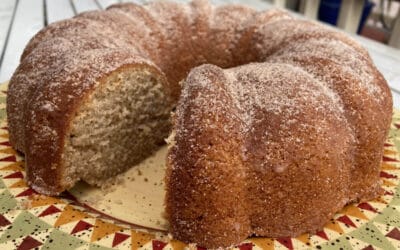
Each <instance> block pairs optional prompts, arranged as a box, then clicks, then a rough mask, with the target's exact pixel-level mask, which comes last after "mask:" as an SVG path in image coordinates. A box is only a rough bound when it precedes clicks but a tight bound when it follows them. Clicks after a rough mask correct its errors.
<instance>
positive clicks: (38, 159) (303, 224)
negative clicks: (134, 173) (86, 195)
mask: <svg viewBox="0 0 400 250" xmlns="http://www.w3.org/2000/svg"><path fill="white" fill-rule="evenodd" d="M200 65H202V66H200ZM197 66H199V67H197ZM141 71H142V72H144V75H140V72H141ZM124 79H126V80H124ZM143 81H145V82H144V83H142V82H143ZM146 81H147V82H146ZM179 82H181V84H179ZM129 84H143V85H146V88H145V90H146V91H147V90H148V92H146V91H145V90H143V89H142V91H143V92H146V93H147V95H146V93H145V94H143V93H141V94H138V93H136V92H135V91H136V89H140V88H136V87H132V88H130V87H129ZM122 89H127V90H129V91H132V93H130V92H129V93H128V95H125V96H124V98H125V99H124V100H132V103H136V104H138V105H136V106H135V105H131V106H130V107H126V108H124V107H123V105H127V104H126V103H122V104H121V103H120V102H118V100H112V101H114V102H112V103H113V104H116V105H119V106H118V107H119V108H120V109H119V110H122V111H123V113H124V114H113V113H112V112H111V111H110V112H109V113H107V112H104V113H101V112H97V111H96V107H94V106H93V105H91V104H93V103H97V102H95V101H94V98H97V97H98V96H101V97H102V98H104V96H107V95H106V94H107V93H114V94H113V95H112V96H116V94H115V93H120V92H121V95H122V94H124V93H123V91H122ZM102 91H103V92H102ZM107 91H108V92H107ZM118 91H119V92H118ZM181 92H182V93H181ZM151 98H157V101H154V107H153V108H152V107H151V105H147V106H146V105H145V106H146V109H144V108H142V109H141V107H142V106H143V105H139V104H141V103H143V100H144V99H145V100H151ZM116 99H118V98H116ZM178 99H179V102H178ZM96 101H98V102H100V100H96ZM105 101H107V100H105ZM110 101H111V100H110ZM104 106H106V105H104V103H102V107H104ZM127 106H128V105H127ZM174 106H177V109H176V113H175V115H174V119H173V120H174V125H173V126H174V127H173V128H174V132H173V134H172V136H171V145H170V150H169V154H168V160H167V171H166V189H167V197H166V210H167V216H168V219H169V222H170V227H171V232H172V234H173V236H174V237H176V238H177V239H179V240H183V241H185V242H188V243H189V242H195V243H198V244H199V245H201V246H205V247H211V248H215V247H227V246H231V245H233V244H236V243H238V242H240V241H241V240H244V239H245V238H246V237H248V236H250V235H252V234H256V235H259V236H269V237H281V236H296V235H298V234H301V233H304V232H315V231H317V230H319V229H320V228H321V227H322V226H323V225H324V223H325V222H326V221H328V220H329V219H330V218H331V217H332V216H333V214H334V213H335V212H336V211H338V210H339V209H341V208H342V207H343V206H344V205H345V204H347V203H349V202H352V201H356V200H366V199H370V198H374V197H376V196H377V195H378V194H379V193H380V183H379V167H380V163H381V158H382V153H383V143H384V141H385V139H386V136H387V133H388V129H389V124H390V119H391V113H392V99H391V94H390V90H389V88H388V85H387V83H386V81H385V79H384V78H383V77H382V75H381V74H380V73H379V72H378V70H377V69H376V67H375V66H374V64H373V63H372V60H371V58H370V56H369V54H368V52H367V51H366V50H365V49H364V48H362V47H361V46H360V45H359V44H358V43H357V42H355V41H354V40H353V39H351V38H349V37H348V36H346V35H345V34H343V33H341V32H338V31H336V30H333V29H331V28H328V27H325V26H322V25H320V24H317V23H314V22H310V21H304V20H298V19H295V18H293V17H292V16H290V15H289V14H288V13H286V12H284V11H281V10H269V11H262V12H258V11H256V10H253V9H250V8H247V7H244V6H240V5H225V6H220V7H215V6H212V5H210V4H209V3H208V2H206V1H203V0H195V1H193V2H191V3H188V4H178V3H172V2H154V3H149V4H146V5H137V4H133V3H129V4H128V3H126V4H116V5H113V6H111V7H109V8H108V9H107V10H105V11H92V12H86V13H83V14H80V15H78V16H76V17H74V18H71V19H68V20H64V21H60V22H57V23H54V24H51V25H49V26H48V27H46V28H44V29H43V30H41V31H40V32H39V33H38V34H37V35H36V36H35V37H33V38H32V39H31V41H30V42H29V44H28V45H27V46H26V48H25V50H24V53H23V55H22V56H21V63H20V65H19V67H18V68H17V70H16V71H15V73H14V75H13V76H12V78H11V81H10V85H9V90H8V98H7V115H8V123H9V132H10V142H11V144H12V145H13V146H14V147H15V148H16V149H18V150H19V151H21V152H23V153H24V154H25V159H26V170H27V180H28V183H29V184H30V185H31V186H32V187H33V188H34V189H35V190H36V191H38V192H40V193H44V194H50V195H57V194H59V193H60V192H62V191H64V190H65V189H67V188H69V187H71V186H72V185H73V184H74V183H75V182H76V181H78V180H79V179H83V180H85V181H88V182H90V183H92V182H93V183H94V184H96V183H95V180H93V178H89V176H88V175H89V174H90V173H88V171H87V169H86V171H85V176H79V174H80V173H81V172H79V169H72V168H74V167H73V164H72V163H71V162H69V156H70V155H72V156H73V155H74V150H73V149H74V146H75V145H77V144H79V146H80V147H81V148H84V149H85V150H87V151H88V152H89V151H91V160H92V161H93V162H96V164H93V165H90V164H89V163H88V162H85V163H84V164H83V165H82V166H93V173H94V172H96V174H94V176H100V175H101V174H102V173H103V172H102V171H101V170H102V169H99V168H105V167H104V166H103V165H102V164H103V163H104V162H107V164H108V165H110V164H109V163H110V162H112V160H113V159H114V158H107V159H106V161H104V162H99V160H98V159H103V158H102V157H106V156H104V155H101V156H99V155H98V154H96V152H94V153H93V151H94V149H96V146H95V145H88V146H87V144H86V142H85V141H84V138H85V134H81V135H80V137H79V136H77V135H75V134H74V133H78V132H79V131H85V130H84V128H81V127H79V126H80V125H79V124H83V123H79V121H80V120H79V119H83V118H82V117H84V118H85V119H86V118H87V117H89V118H90V121H92V120H93V121H94V123H95V124H96V126H101V124H102V123H101V122H100V121H101V118H107V119H108V120H107V119H106V120H107V121H114V120H115V122H116V123H118V124H119V123H120V122H124V124H122V125H121V126H119V127H120V128H123V129H121V131H110V133H116V135H118V137H115V138H119V137H121V138H126V136H129V135H132V134H135V133H139V134H135V136H137V138H139V137H140V138H141V140H143V142H142V141H141V140H139V139H138V140H137V141H138V142H137V143H139V144H134V143H133V142H131V141H126V145H127V146H130V145H131V144H132V145H135V147H132V148H135V150H139V149H140V148H146V150H144V151H141V152H136V151H135V150H133V149H132V150H131V151H129V147H128V148H126V147H125V149H126V150H127V152H129V154H126V155H140V156H141V157H142V158H143V157H145V156H146V155H148V154H149V153H151V151H152V150H154V149H155V148H156V144H157V139H159V140H162V139H163V138H164V137H165V136H166V133H167V132H165V131H167V130H168V127H169V123H168V121H167V115H166V114H168V113H169V112H170V111H172V109H173V107H174ZM129 110H136V111H135V112H138V113H137V115H136V113H135V114H132V113H129V112H131V111H129ZM143 110H146V111H145V112H147V113H145V114H143V112H144V111H143ZM83 111H85V112H87V113H85V115H82V112H83ZM132 112H133V111H132ZM141 112H142V113H141ZM105 113H107V114H105ZM96 115H98V116H99V119H98V120H99V121H97V123H96ZM106 115H108V116H107V117H106ZM112 115H115V116H116V118H115V119H114V118H110V116H112ZM141 115H144V116H141ZM121 117H123V118H121ZM138 117H140V119H142V120H143V121H146V125H145V126H140V125H138V124H137V123H138V121H141V120H140V119H139V118H138ZM121 119H122V120H121ZM132 124H134V125H132ZM119 125H120V124H119ZM96 128H97V127H96ZM102 128H103V130H102V131H104V128H106V125H104V126H103V127H102ZM160 128H161V130H162V131H163V132H162V133H161V132H160V133H157V137H159V138H152V139H151V140H150V141H152V144H151V145H150V146H149V145H146V144H145V141H146V140H145V138H146V136H147V135H146V134H145V133H149V131H150V132H151V131H158V130H157V129H160ZM124 131H125V132H124ZM138 131H139V132H138ZM89 132H90V131H89ZM131 132H132V134H131ZM158 132H159V131H158ZM90 133H91V132H90ZM93 133H94V132H93ZM102 133H103V132H102ZM122 133H126V134H122ZM151 134H153V135H154V133H151ZM139 135H140V136H139ZM90 136H97V137H96V141H101V139H102V137H101V136H102V135H101V133H98V134H95V133H94V134H93V135H92V134H90ZM104 136H105V137H106V136H108V135H104ZM111 137H112V136H111ZM153 137H154V136H153ZM77 138H78V139H79V140H78V139H77ZM82 138H83V139H82ZM110 141H112V140H110ZM107 143H109V142H108V141H107V142H106V143H104V145H106V146H107ZM140 143H143V144H140ZM153 144H154V145H153ZM82 145H84V146H82ZM104 145H101V147H103V146H104ZM141 145H143V147H141ZM111 146H112V145H111ZM104 147H105V146H104ZM111 148H117V147H111ZM102 149H103V148H102ZM114 150H115V149H114ZM85 152H86V151H85ZM113 153H116V152H113ZM110 155H112V157H115V155H117V154H115V155H114V154H110ZM84 156H85V155H83V156H82V155H81V156H80V157H81V158H82V159H85V157H84ZM110 157H111V156H110ZM123 158H124V159H123V161H124V162H125V161H126V163H131V161H129V159H125V158H127V157H123ZM128 158H129V157H128ZM71 159H74V158H73V157H71ZM121 159H122V158H118V157H117V158H115V162H114V163H115V165H118V167H117V168H116V169H115V170H112V171H111V170H109V171H108V172H107V171H105V172H104V173H107V175H109V174H110V173H111V174H110V175H112V174H117V173H119V172H121V171H123V169H124V168H126V166H124V167H121V166H120V165H123V164H120V163H121V162H120V161H121ZM96 160H97V161H96ZM124 162H123V163H124ZM117 163H118V164H117ZM85 164H89V165H85ZM96 166H97V167H96ZM98 166H100V167H98ZM103 170H104V169H103ZM89 172H90V171H89ZM82 173H83V172H82Z"/></svg>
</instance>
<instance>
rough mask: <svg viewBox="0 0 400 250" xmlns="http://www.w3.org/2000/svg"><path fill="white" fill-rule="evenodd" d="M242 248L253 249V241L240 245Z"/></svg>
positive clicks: (245, 249)
mask: <svg viewBox="0 0 400 250" xmlns="http://www.w3.org/2000/svg"><path fill="white" fill-rule="evenodd" d="M238 247H239V249H240V250H252V249H253V243H244V244H242V245H240V246H238Z"/></svg>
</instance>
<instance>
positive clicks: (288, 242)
mask: <svg viewBox="0 0 400 250" xmlns="http://www.w3.org/2000/svg"><path fill="white" fill-rule="evenodd" d="M276 240H277V241H278V242H279V243H281V244H282V245H284V246H285V247H286V248H287V249H290V250H293V242H292V239H291V238H290V237H282V238H277V239H276Z"/></svg>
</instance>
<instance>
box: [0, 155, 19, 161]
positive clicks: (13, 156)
mask: <svg viewBox="0 0 400 250" xmlns="http://www.w3.org/2000/svg"><path fill="white" fill-rule="evenodd" d="M0 161H13V162H16V161H17V158H16V157H15V155H11V156H7V157H5V158H1V159H0Z"/></svg>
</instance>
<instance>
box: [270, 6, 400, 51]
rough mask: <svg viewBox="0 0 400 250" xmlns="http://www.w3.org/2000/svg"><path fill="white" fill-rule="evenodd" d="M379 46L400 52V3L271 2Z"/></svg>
mask: <svg viewBox="0 0 400 250" xmlns="http://www.w3.org/2000/svg"><path fill="white" fill-rule="evenodd" d="M269 2H270V3H271V4H273V5H276V6H279V7H285V8H288V9H291V10H293V11H296V12H299V13H302V14H304V15H306V16H307V17H308V18H312V19H318V20H319V21H322V22H325V23H329V24H331V25H335V26H337V27H339V28H342V29H344V30H346V31H348V32H350V33H357V34H359V35H361V36H364V37H367V38H370V39H372V40H375V41H377V42H380V43H383V44H387V45H389V46H392V47H395V48H400V38H399V37H400V0H343V1H342V0H286V1H285V0H271V1H269Z"/></svg>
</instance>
